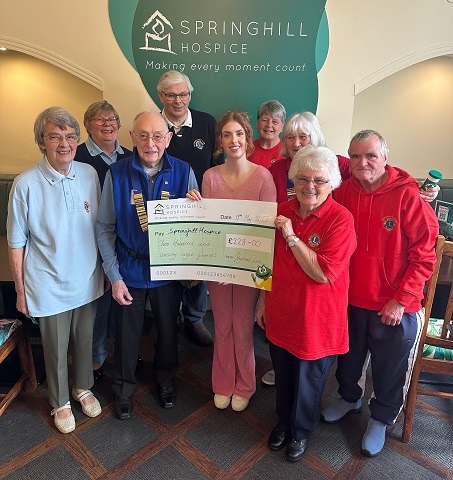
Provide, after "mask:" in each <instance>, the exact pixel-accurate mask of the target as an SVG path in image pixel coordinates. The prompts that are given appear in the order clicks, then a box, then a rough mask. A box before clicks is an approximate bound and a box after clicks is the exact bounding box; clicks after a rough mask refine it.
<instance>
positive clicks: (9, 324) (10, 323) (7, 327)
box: [0, 319, 22, 345]
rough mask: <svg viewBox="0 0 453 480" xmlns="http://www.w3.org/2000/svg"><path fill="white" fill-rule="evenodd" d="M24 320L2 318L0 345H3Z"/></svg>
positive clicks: (0, 321)
mask: <svg viewBox="0 0 453 480" xmlns="http://www.w3.org/2000/svg"><path fill="white" fill-rule="evenodd" d="M21 325H22V322H21V321H20V320H9V319H2V320H0V345H3V344H4V343H5V342H6V340H8V338H9V336H10V335H11V334H12V333H13V332H14V330H16V328H18V327H20V326H21Z"/></svg>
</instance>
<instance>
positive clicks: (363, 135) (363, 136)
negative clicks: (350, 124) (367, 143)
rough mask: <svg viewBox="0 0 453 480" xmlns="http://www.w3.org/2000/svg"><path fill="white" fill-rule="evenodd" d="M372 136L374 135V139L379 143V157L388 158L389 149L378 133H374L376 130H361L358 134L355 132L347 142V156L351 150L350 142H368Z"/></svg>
mask: <svg viewBox="0 0 453 480" xmlns="http://www.w3.org/2000/svg"><path fill="white" fill-rule="evenodd" d="M373 135H376V137H378V138H379V141H380V142H381V155H382V156H383V157H388V155H389V147H388V145H387V142H386V140H385V138H384V137H383V136H382V135H381V134H380V133H379V132H376V130H361V131H360V132H357V133H356V134H355V135H354V136H353V137H352V139H351V141H350V142H349V148H348V155H349V150H350V149H351V144H352V142H354V141H358V142H361V141H362V140H368V139H369V138H370V137H372V136H373Z"/></svg>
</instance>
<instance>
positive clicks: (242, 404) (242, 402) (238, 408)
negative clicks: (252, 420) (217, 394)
mask: <svg viewBox="0 0 453 480" xmlns="http://www.w3.org/2000/svg"><path fill="white" fill-rule="evenodd" d="M248 404H249V399H248V398H243V397H239V396H238V395H233V398H232V400H231V408H232V409H233V410H234V411H235V412H242V410H245V409H246V408H247V406H248Z"/></svg>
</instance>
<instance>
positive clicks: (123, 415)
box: [113, 397, 132, 420]
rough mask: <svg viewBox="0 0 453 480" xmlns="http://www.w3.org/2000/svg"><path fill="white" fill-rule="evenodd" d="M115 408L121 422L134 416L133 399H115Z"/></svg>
mask: <svg viewBox="0 0 453 480" xmlns="http://www.w3.org/2000/svg"><path fill="white" fill-rule="evenodd" d="M113 408H114V410H115V414H116V416H117V417H118V418H119V419H120V420H127V419H128V418H131V415H132V397H115V400H113Z"/></svg>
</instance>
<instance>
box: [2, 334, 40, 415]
mask: <svg viewBox="0 0 453 480" xmlns="http://www.w3.org/2000/svg"><path fill="white" fill-rule="evenodd" d="M15 348H17V349H18V353H19V358H20V365H21V370H22V374H21V376H20V378H19V380H17V382H16V383H15V384H14V385H13V386H12V387H11V388H10V389H9V391H8V393H6V394H0V399H1V401H0V416H1V415H2V414H3V412H4V411H5V410H6V407H8V405H9V404H10V403H11V402H12V401H13V400H14V399H15V398H16V396H17V395H18V393H19V392H20V391H21V390H24V391H25V392H33V391H35V390H36V387H37V384H36V375H35V366H34V363H33V355H32V351H31V346H30V341H29V340H28V337H27V336H26V334H25V331H24V326H23V325H22V324H20V325H19V326H18V327H17V328H16V329H15V330H14V331H13V332H12V333H11V335H10V336H9V337H8V338H7V339H6V341H5V342H4V343H3V344H2V345H1V346H0V363H2V362H3V361H4V360H5V359H6V357H7V356H8V355H9V354H10V353H11V352H12V351H13V350H14V349H15Z"/></svg>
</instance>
